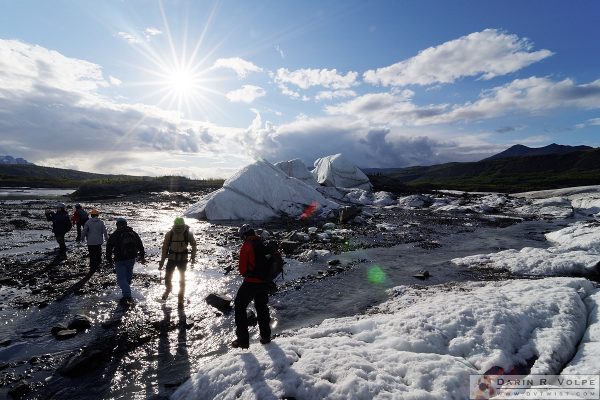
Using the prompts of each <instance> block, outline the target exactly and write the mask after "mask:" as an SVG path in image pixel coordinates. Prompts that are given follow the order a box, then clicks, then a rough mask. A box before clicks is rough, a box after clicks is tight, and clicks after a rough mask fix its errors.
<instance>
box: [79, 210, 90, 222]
mask: <svg viewBox="0 0 600 400" xmlns="http://www.w3.org/2000/svg"><path fill="white" fill-rule="evenodd" d="M77 213H78V214H79V223H80V224H85V222H86V221H87V220H88V213H87V212H86V211H85V210H84V209H83V208H82V209H80V210H78V211H77Z"/></svg>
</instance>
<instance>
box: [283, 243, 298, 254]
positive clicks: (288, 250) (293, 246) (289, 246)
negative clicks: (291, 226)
mask: <svg viewBox="0 0 600 400" xmlns="http://www.w3.org/2000/svg"><path fill="white" fill-rule="evenodd" d="M279 247H280V248H281V250H283V252H284V253H285V254H293V253H295V252H296V250H298V247H300V243H299V242H296V241H293V240H282V241H281V243H280V245H279Z"/></svg>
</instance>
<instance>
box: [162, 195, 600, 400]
mask: <svg viewBox="0 0 600 400" xmlns="http://www.w3.org/2000/svg"><path fill="white" fill-rule="evenodd" d="M599 189H600V188H599V187H587V188H583V189H578V188H574V189H571V190H562V191H554V192H548V191H545V192H541V193H539V194H538V195H537V196H536V193H527V194H522V195H515V196H507V195H499V194H480V195H477V196H472V197H468V196H465V198H464V199H457V198H456V196H454V197H446V195H445V194H443V193H440V194H439V195H438V196H435V195H417V196H409V197H405V198H400V199H398V202H397V204H396V205H392V206H391V207H392V208H393V207H400V208H406V209H409V208H430V209H431V210H432V211H434V212H438V211H439V212H448V211H452V212H459V213H460V212H470V213H485V214H490V216H493V214H492V213H494V212H496V211H500V210H501V211H503V212H508V213H510V212H511V211H512V212H513V213H514V215H515V216H522V217H525V218H544V219H552V220H557V221H563V220H564V221H565V222H566V226H565V225H564V224H563V225H562V226H563V227H562V228H561V229H556V230H554V231H552V232H549V233H546V234H545V236H544V237H543V238H544V239H545V240H546V241H547V246H546V247H545V248H544V247H542V248H538V247H524V248H515V249H508V250H504V251H500V252H492V253H489V254H480V255H472V256H467V257H461V258H455V259H453V260H452V262H454V263H455V264H459V265H461V266H478V267H479V266H486V267H490V268H503V269H508V270H510V271H512V272H513V273H515V274H524V275H573V274H582V275H589V274H595V273H597V272H598V270H597V266H598V264H599V262H600V229H599V228H600V224H598V223H597V222H596V221H595V220H594V219H593V218H590V217H592V216H593V215H592V214H594V213H596V212H598V210H599V209H600V208H599V209H596V207H597V206H599V205H600V194H599V193H600V190H599ZM558 227H560V224H558ZM389 228H390V227H388V226H384V224H382V225H381V227H380V229H389ZM315 256H316V254H315ZM599 302H600V290H599V289H597V288H596V285H595V284H594V283H593V282H592V281H590V280H587V279H585V278H571V277H548V278H544V279H536V280H518V279H515V280H508V281H502V282H489V281H486V282H475V283H474V282H470V283H457V284H452V285H438V286H429V287H410V286H399V287H396V288H394V289H393V290H391V292H390V299H389V300H388V301H386V302H384V303H383V304H381V305H379V306H378V307H376V308H375V309H374V310H372V311H370V312H368V313H367V314H364V315H357V316H353V317H345V318H332V319H327V320H325V321H323V322H322V323H320V324H319V325H317V326H313V327H307V328H302V329H300V330H298V331H293V332H285V333H284V334H283V335H282V336H281V337H278V338H276V339H275V340H274V341H273V342H272V343H271V344H268V345H266V346H262V345H260V344H258V343H257V342H254V343H252V344H251V347H250V349H249V350H248V351H242V350H235V351H231V352H228V353H227V354H226V355H223V356H221V357H219V358H216V359H214V360H212V361H210V362H209V363H207V364H205V365H202V366H200V368H199V370H198V372H197V373H196V374H195V375H194V376H192V378H191V379H190V380H189V381H188V382H186V383H185V384H184V385H182V386H181V387H180V388H179V389H178V390H177V392H176V393H175V394H174V395H173V398H174V399H185V398H202V397H205V398H215V399H234V398H236V399H237V398H241V399H279V398H302V399H309V398H310V399H313V398H327V399H349V398H351V399H374V398H376V399H395V398H398V399H400V398H401V399H465V398H469V396H470V395H473V393H474V392H473V390H475V389H476V388H473V387H470V386H469V385H470V383H469V376H470V375H473V374H484V373H485V372H486V371H489V370H490V369H494V367H500V368H502V370H503V371H513V372H514V371H518V372H520V373H531V374H549V375H558V374H574V373H579V374H598V373H599V372H600V361H598V356H599V355H600V345H599V344H598V343H599V339H600V323H599V316H598V305H599Z"/></svg>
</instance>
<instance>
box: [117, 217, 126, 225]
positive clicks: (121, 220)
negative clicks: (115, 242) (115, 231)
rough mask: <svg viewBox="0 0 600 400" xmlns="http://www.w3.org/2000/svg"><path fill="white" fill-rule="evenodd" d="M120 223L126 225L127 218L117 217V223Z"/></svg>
mask: <svg viewBox="0 0 600 400" xmlns="http://www.w3.org/2000/svg"><path fill="white" fill-rule="evenodd" d="M120 224H123V225H127V220H126V219H125V218H123V217H119V218H117V225H120Z"/></svg>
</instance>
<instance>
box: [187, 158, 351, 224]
mask: <svg viewBox="0 0 600 400" xmlns="http://www.w3.org/2000/svg"><path fill="white" fill-rule="evenodd" d="M314 202H316V203H317V204H318V205H319V210H318V211H317V213H320V214H321V215H323V214H324V213H327V212H329V211H331V210H333V209H337V208H338V207H339V206H338V204H337V203H335V202H333V201H331V200H328V199H326V198H325V197H323V195H321V193H319V192H318V191H317V190H316V189H315V188H314V187H311V186H309V185H307V184H305V183H304V182H302V181H300V180H298V179H296V178H293V177H289V176H288V175H287V174H286V173H285V172H283V171H282V170H281V169H279V168H278V167H276V166H274V165H272V164H270V163H269V162H267V161H264V160H259V161H255V162H254V163H252V164H250V165H248V166H246V167H244V168H242V169H241V170H239V171H238V172H237V173H236V174H235V175H233V176H232V177H231V178H229V179H227V180H226V181H225V183H224V184H223V187H222V188H221V189H219V190H217V191H214V192H212V193H210V194H208V195H207V196H205V197H204V198H202V199H201V200H200V201H199V202H197V203H196V204H194V205H192V206H191V207H190V208H189V209H188V210H187V211H186V212H185V216H187V217H193V218H198V219H207V220H209V221H223V220H246V221H264V220H268V219H271V218H275V217H279V216H289V217H294V218H297V217H299V216H300V215H302V213H303V212H304V211H305V210H306V209H307V207H308V206H309V205H310V204H312V203H314Z"/></svg>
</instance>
